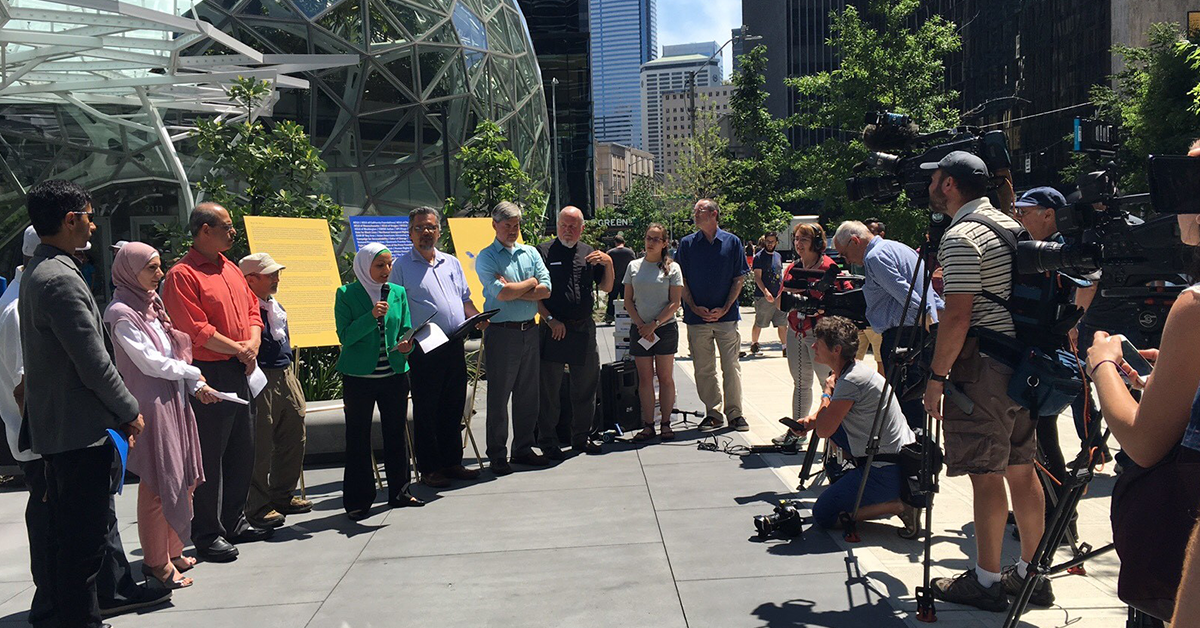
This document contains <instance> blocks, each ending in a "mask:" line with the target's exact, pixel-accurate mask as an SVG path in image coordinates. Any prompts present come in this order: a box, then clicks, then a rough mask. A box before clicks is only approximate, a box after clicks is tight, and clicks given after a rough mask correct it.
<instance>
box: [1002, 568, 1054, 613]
mask: <svg viewBox="0 0 1200 628" xmlns="http://www.w3.org/2000/svg"><path fill="white" fill-rule="evenodd" d="M1000 584H1003V585H1004V592H1005V593H1007V594H1008V595H1011V596H1013V597H1016V596H1018V595H1020V594H1021V587H1023V586H1025V578H1022V577H1021V576H1020V574H1018V573H1017V566H1016V565H1009V566H1007V567H1005V568H1004V570H1003V571H1001V572H1000ZM1029 603H1030V604H1033V605H1034V606H1041V607H1043V608H1049V607H1050V606H1053V605H1054V591H1053V590H1051V589H1050V579H1049V578H1047V577H1046V576H1037V582H1036V583H1035V584H1034V585H1033V594H1032V595H1030V596H1029Z"/></svg>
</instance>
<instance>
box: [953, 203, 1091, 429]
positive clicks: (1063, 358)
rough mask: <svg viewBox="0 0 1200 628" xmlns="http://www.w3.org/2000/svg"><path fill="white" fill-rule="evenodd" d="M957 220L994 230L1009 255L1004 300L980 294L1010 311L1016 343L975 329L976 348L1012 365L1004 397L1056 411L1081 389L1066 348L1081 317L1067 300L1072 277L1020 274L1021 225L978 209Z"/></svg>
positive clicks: (1024, 235)
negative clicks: (1008, 279)
mask: <svg viewBox="0 0 1200 628" xmlns="http://www.w3.org/2000/svg"><path fill="white" fill-rule="evenodd" d="M960 222H973V223H978V224H981V225H984V226H985V227H987V228H988V229H990V230H991V231H992V232H993V233H995V234H996V235H997V236H998V237H999V238H1000V241H1001V242H1003V243H1004V246H1005V248H1007V249H1008V250H1009V253H1010V254H1011V255H1012V258H1013V261H1012V291H1011V292H1010V294H1009V297H1008V298H1007V299H1005V298H1002V297H1000V296H999V295H997V294H995V293H993V292H989V291H987V290H984V291H983V294H982V296H983V298H985V299H987V300H988V301H991V302H993V303H996V304H998V305H1000V306H1002V307H1004V309H1005V310H1006V311H1008V313H1009V314H1010V315H1012V319H1013V326H1014V327H1015V328H1016V335H1017V338H1016V342H1015V343H1014V342H1013V340H1012V339H1011V338H1009V337H1007V336H1005V335H1003V334H1000V333H997V332H994V331H991V330H988V329H982V328H977V327H972V328H971V333H972V334H973V335H975V336H977V337H978V338H979V349H980V351H982V352H983V353H986V354H988V355H990V356H992V357H993V358H995V359H997V360H1000V361H1001V362H1003V363H1005V364H1007V365H1008V366H1010V367H1011V368H1012V369H1013V377H1012V379H1011V380H1010V382H1009V387H1008V396H1009V397H1011V398H1012V400H1013V401H1016V402H1017V403H1019V404H1021V405H1022V406H1024V407H1025V408H1028V409H1030V410H1032V411H1034V412H1036V413H1037V414H1038V415H1039V416H1048V415H1057V414H1058V413H1059V412H1062V411H1063V410H1064V409H1066V407H1067V406H1069V405H1070V404H1071V401H1073V400H1074V399H1075V397H1076V396H1078V395H1079V392H1080V391H1081V390H1082V388H1083V377H1082V373H1081V372H1080V369H1079V360H1078V358H1076V357H1075V355H1074V354H1073V353H1071V352H1070V351H1068V350H1067V349H1066V348H1065V347H1066V338H1067V332H1068V331H1070V329H1071V328H1072V327H1074V326H1075V325H1076V324H1077V323H1078V322H1079V319H1080V318H1081V317H1082V316H1083V311H1082V310H1080V309H1079V308H1078V307H1076V306H1075V305H1074V304H1073V303H1072V302H1071V287H1072V286H1071V285H1069V284H1071V283H1072V282H1073V281H1074V280H1071V279H1070V278H1069V277H1066V276H1065V275H1063V274H1061V273H1057V272H1051V273H1021V272H1020V271H1019V267H1018V264H1017V255H1018V254H1019V252H1018V251H1019V249H1020V247H1019V246H1018V244H1019V243H1020V242H1028V241H1031V238H1030V236H1029V232H1028V231H1026V230H1025V229H1024V228H1023V227H1018V228H1017V229H1011V228H1007V227H1003V226H1001V225H1000V224H999V223H997V222H996V221H995V220H993V219H991V218H990V217H988V216H985V215H983V214H980V213H979V212H972V213H971V214H970V215H968V216H967V217H965V218H963V219H962V221H960Z"/></svg>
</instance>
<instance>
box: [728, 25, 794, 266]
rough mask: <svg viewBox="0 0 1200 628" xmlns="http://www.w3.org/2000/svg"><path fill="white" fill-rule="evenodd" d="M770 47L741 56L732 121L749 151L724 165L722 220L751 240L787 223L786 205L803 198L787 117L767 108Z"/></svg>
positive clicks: (788, 216)
mask: <svg viewBox="0 0 1200 628" xmlns="http://www.w3.org/2000/svg"><path fill="white" fill-rule="evenodd" d="M766 68H767V48H766V46H761V45H760V46H756V47H755V48H754V49H753V50H751V51H750V52H749V53H747V54H744V55H742V57H741V71H739V72H738V73H737V74H734V76H733V84H734V86H735V89H734V92H733V95H732V96H731V97H730V99H729V110H730V114H729V116H730V123H731V124H730V125H731V127H732V129H733V135H734V138H735V139H736V140H737V141H738V143H739V144H741V145H742V147H744V149H745V153H746V154H745V156H743V157H738V158H735V159H731V160H729V162H728V167H727V168H724V170H725V171H726V172H727V174H726V175H725V176H724V179H725V185H724V194H723V195H721V196H722V198H720V199H718V201H719V202H720V201H724V203H722V211H721V215H722V220H721V222H722V223H724V224H725V228H726V229H728V230H729V231H731V232H733V233H735V234H737V235H738V236H739V237H741V238H742V239H743V240H745V241H747V242H753V241H755V240H757V239H758V238H759V236H762V235H763V234H764V233H768V232H774V231H780V230H782V229H784V228H785V227H787V224H788V220H789V219H790V218H791V216H790V214H789V213H788V212H787V211H785V210H784V207H785V206H787V205H789V204H790V203H791V202H792V201H794V200H796V199H797V198H799V194H800V191H801V190H800V189H799V188H798V186H796V185H794V183H795V181H794V178H793V177H792V176H791V175H792V173H793V169H792V168H793V166H792V160H793V151H792V149H791V144H790V143H789V142H788V139H787V135H786V133H785V129H786V126H785V125H786V124H787V122H786V121H782V120H775V119H772V118H771V114H770V113H769V112H768V111H767V107H766V102H767V96H768V95H769V94H768V93H767V91H766V89H764V88H763V86H764V85H765V84H766V81H767V79H766V76H764V72H765V71H766Z"/></svg>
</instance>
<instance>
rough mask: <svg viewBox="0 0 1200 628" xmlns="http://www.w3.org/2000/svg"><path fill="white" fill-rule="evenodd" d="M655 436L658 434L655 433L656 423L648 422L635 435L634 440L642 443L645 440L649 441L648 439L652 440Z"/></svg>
mask: <svg viewBox="0 0 1200 628" xmlns="http://www.w3.org/2000/svg"><path fill="white" fill-rule="evenodd" d="M655 436H656V434H655V433H654V424H653V423H647V424H645V425H644V426H643V427H642V431H640V432H638V433H637V434H634V435H633V442H635V443H640V442H643V441H648V440H651V439H652V438H654V437H655Z"/></svg>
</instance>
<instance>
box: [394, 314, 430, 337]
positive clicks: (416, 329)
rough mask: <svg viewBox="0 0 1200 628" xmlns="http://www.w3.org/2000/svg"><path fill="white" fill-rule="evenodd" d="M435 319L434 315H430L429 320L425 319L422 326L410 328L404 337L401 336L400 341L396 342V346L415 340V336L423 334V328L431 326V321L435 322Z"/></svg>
mask: <svg viewBox="0 0 1200 628" xmlns="http://www.w3.org/2000/svg"><path fill="white" fill-rule="evenodd" d="M433 317H434V315H433V314H430V315H429V318H427V319H425V320H424V321H422V322H421V324H420V325H417V326H415V327H412V328H410V329H409V330H408V331H406V332H404V335H403V336H400V339H399V340H397V341H396V344H400V343H402V342H408V341H409V340H412V339H413V336H415V335H417V334H418V333H420V332H421V330H422V329H423V328H424V327H425V326H426V325H431V324H432V323H430V322H429V321H432V320H433Z"/></svg>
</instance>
